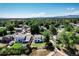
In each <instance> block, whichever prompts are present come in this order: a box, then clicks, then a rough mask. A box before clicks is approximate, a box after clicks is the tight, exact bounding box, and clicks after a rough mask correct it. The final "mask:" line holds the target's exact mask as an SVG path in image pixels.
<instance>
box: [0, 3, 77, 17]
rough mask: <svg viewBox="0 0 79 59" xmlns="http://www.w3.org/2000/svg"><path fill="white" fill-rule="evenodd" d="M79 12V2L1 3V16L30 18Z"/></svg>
mask: <svg viewBox="0 0 79 59" xmlns="http://www.w3.org/2000/svg"><path fill="white" fill-rule="evenodd" d="M75 14H79V4H78V3H0V17H3V18H28V17H51V16H64V15H75Z"/></svg>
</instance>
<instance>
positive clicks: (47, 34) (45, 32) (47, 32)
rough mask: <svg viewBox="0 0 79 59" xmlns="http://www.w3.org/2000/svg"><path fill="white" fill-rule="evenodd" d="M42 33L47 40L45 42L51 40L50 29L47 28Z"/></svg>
mask: <svg viewBox="0 0 79 59" xmlns="http://www.w3.org/2000/svg"><path fill="white" fill-rule="evenodd" d="M41 34H42V35H44V36H45V40H44V41H45V42H49V40H50V32H49V31H48V30H45V31H44V32H42V33H41Z"/></svg>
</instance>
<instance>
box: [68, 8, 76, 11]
mask: <svg viewBox="0 0 79 59" xmlns="http://www.w3.org/2000/svg"><path fill="white" fill-rule="evenodd" d="M74 10H75V8H67V11H74Z"/></svg>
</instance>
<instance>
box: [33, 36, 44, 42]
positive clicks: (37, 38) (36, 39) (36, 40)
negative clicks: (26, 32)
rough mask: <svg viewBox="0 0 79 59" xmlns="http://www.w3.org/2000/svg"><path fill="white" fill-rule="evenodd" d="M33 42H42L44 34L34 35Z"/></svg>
mask: <svg viewBox="0 0 79 59" xmlns="http://www.w3.org/2000/svg"><path fill="white" fill-rule="evenodd" d="M33 42H34V43H42V42H44V36H42V35H34V40H33Z"/></svg>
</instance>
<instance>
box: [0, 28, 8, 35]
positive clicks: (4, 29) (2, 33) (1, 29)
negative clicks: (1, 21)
mask: <svg viewBox="0 0 79 59" xmlns="http://www.w3.org/2000/svg"><path fill="white" fill-rule="evenodd" d="M4 35H7V30H6V28H0V36H4Z"/></svg>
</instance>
